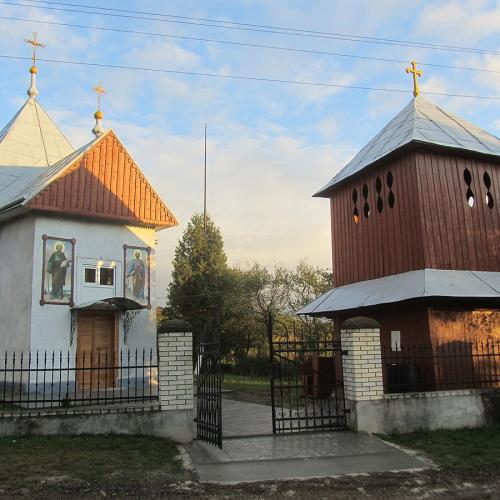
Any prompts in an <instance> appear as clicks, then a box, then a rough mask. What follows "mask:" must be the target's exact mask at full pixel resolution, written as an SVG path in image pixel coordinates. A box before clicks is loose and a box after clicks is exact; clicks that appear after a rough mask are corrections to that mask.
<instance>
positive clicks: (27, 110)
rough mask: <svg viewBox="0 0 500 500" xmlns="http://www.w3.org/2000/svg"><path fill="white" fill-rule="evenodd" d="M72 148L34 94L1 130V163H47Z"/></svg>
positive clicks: (54, 161) (26, 165) (27, 164)
mask: <svg viewBox="0 0 500 500" xmlns="http://www.w3.org/2000/svg"><path fill="white" fill-rule="evenodd" d="M72 151H73V147H72V146H71V144H70V143H69V141H68V140H67V139H66V137H64V135H63V133H62V132H61V131H60V130H59V129H58V128H57V126H56V125H55V123H54V122H53V121H52V120H51V119H50V117H49V115H48V114H47V113H46V111H45V110H44V109H43V107H42V106H41V105H40V103H39V102H38V101H37V100H36V99H33V98H30V99H28V100H27V101H26V102H25V103H24V105H23V106H22V107H21V109H20V110H19V111H18V112H17V113H16V114H15V115H14V117H13V118H12V119H11V120H10V122H9V123H8V124H7V125H6V126H5V127H4V128H3V130H2V131H0V165H7V166H9V167H13V166H18V167H47V166H49V165H53V164H54V163H56V162H57V161H59V160H60V159H61V158H64V157H65V156H67V155H69V154H70V153H71V152H72Z"/></svg>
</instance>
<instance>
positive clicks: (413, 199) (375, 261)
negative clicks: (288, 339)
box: [330, 151, 500, 286]
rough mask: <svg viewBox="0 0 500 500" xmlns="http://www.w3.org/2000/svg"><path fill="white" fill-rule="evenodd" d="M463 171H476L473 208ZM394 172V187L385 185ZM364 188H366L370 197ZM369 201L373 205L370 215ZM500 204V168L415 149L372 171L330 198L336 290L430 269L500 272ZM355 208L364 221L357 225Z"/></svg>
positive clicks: (478, 160)
mask: <svg viewBox="0 0 500 500" xmlns="http://www.w3.org/2000/svg"><path fill="white" fill-rule="evenodd" d="M465 169H468V171H469V172H470V174H471V183H470V188H471V189H472V191H473V193H474V205H473V206H472V207H470V206H469V204H468V202H467V197H466V193H467V189H468V187H469V186H468V185H467V184H466V182H465V180H464V171H465ZM389 172H390V173H391V174H392V178H393V185H392V188H389V186H388V183H387V175H388V174H389ZM485 172H487V174H488V176H489V178H490V180H491V186H490V188H489V193H490V194H489V195H490V197H491V199H492V200H493V206H492V207H491V208H490V207H489V206H488V205H487V203H486V195H487V193H488V190H487V189H486V185H485V182H484V173H485ZM377 178H379V179H380V184H379V187H380V193H378V192H377ZM364 185H366V186H367V187H368V196H367V198H366V200H365V198H364V196H363V186H364ZM354 189H356V192H357V203H356V204H354V202H353V190H354ZM391 191H392V194H393V196H394V205H393V207H392V208H391V207H390V206H389V196H390V193H391ZM379 194H380V199H381V200H382V202H383V206H381V207H380V208H381V211H379V210H378V208H377V200H378V198H379ZM365 201H366V202H367V203H368V205H369V207H370V213H369V216H368V217H366V215H365V213H364V204H365ZM499 207H500V163H493V162H491V161H486V160H483V159H473V158H466V157H463V156H461V155H459V154H450V153H446V154H443V153H439V152H430V151H409V152H405V153H401V154H400V155H398V156H396V157H393V158H392V159H389V160H388V161H386V162H384V163H383V164H381V165H380V166H377V167H374V168H369V169H368V171H367V172H364V173H362V175H361V176H358V177H356V178H354V179H353V180H351V181H350V182H348V183H346V184H344V185H342V186H341V187H339V188H338V189H336V190H335V191H334V192H333V193H332V196H331V198H330V208H331V225H332V267H333V273H334V279H335V285H336V286H342V285H345V284H347V283H354V282H357V281H364V280H368V279H374V278H380V277H383V276H388V275H392V274H398V273H403V272H407V271H412V270H415V269H424V268H434V269H464V270H467V269H471V270H483V271H500V210H499ZM355 208H357V210H358V212H359V222H358V223H356V222H355V221H354V220H353V212H354V209H355Z"/></svg>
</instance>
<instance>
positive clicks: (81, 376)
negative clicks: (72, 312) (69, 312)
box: [77, 312, 118, 389]
mask: <svg viewBox="0 0 500 500" xmlns="http://www.w3.org/2000/svg"><path fill="white" fill-rule="evenodd" d="M117 326H118V322H117V321H116V315H115V313H109V312H92V313H83V314H82V313H80V314H79V316H78V329H77V332H78V333H77V368H79V369H78V371H77V382H78V385H79V387H80V388H81V389H98V388H99V389H101V388H106V387H114V386H115V383H116V375H117V370H118V355H117V337H118V335H117Z"/></svg>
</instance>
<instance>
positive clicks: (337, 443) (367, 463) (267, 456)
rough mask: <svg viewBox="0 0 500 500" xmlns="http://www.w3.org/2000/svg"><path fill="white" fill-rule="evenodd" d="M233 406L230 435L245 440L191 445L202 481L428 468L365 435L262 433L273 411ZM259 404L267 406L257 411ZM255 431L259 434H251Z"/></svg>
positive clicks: (228, 420) (225, 423) (228, 408)
mask: <svg viewBox="0 0 500 500" xmlns="http://www.w3.org/2000/svg"><path fill="white" fill-rule="evenodd" d="M227 403H228V400H224V402H223V407H224V405H225V407H226V410H225V413H224V414H223V415H225V417H226V419H225V420H224V419H223V426H224V428H225V429H226V432H225V434H224V435H225V436H228V433H230V432H234V433H236V432H237V431H239V432H238V433H237V435H238V436H245V437H229V438H225V439H224V441H223V449H222V450H220V449H218V448H216V447H215V446H211V445H209V444H207V443H203V442H201V441H194V442H193V443H192V444H191V445H189V446H188V452H189V454H190V456H191V459H192V461H193V464H194V467H195V469H196V471H197V473H198V475H199V478H200V481H201V482H214V483H223V484H224V483H225V484H230V483H240V482H252V481H267V480H279V479H305V478H318V477H330V476H338V475H342V474H360V473H371V472H388V471H400V470H415V469H423V468H426V467H428V465H427V463H426V462H424V461H423V460H421V459H420V458H418V457H415V456H413V455H410V454H409V453H406V452H404V451H402V450H400V449H399V448H396V447H394V446H392V445H390V444H387V443H385V442H384V441H381V440H380V439H378V438H376V437H374V436H370V435H368V434H365V433H355V432H351V431H338V432H322V433H304V434H292V435H284V436H275V435H262V434H266V433H267V431H266V429H267V430H269V428H270V420H271V417H270V408H269V407H267V406H263V405H256V404H253V403H242V402H238V401H231V402H230V404H227ZM259 406H262V408H255V407H259ZM259 412H261V413H259ZM231 415H233V416H234V420H233V421H231ZM259 415H261V416H262V419H260V418H259ZM264 415H267V418H268V419H269V422H268V423H267V424H266V425H267V426H268V427H264V425H261V426H259V425H257V422H262V423H263V424H264V423H265V422H264V420H263V417H264ZM249 420H250V422H249ZM251 432H254V433H255V434H256V435H253V436H252V435H248V434H250V433H251ZM233 436H234V434H233Z"/></svg>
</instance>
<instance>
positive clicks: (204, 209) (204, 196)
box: [203, 118, 207, 237]
mask: <svg viewBox="0 0 500 500" xmlns="http://www.w3.org/2000/svg"><path fill="white" fill-rule="evenodd" d="M203 231H204V232H205V237H206V236H207V120H206V118H205V179H204V183H203Z"/></svg>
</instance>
